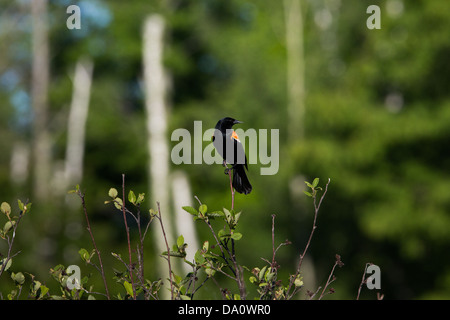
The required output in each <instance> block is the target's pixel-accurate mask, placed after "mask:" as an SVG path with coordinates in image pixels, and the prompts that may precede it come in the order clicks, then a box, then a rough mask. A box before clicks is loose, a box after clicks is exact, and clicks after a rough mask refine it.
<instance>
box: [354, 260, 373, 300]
mask: <svg viewBox="0 0 450 320" xmlns="http://www.w3.org/2000/svg"><path fill="white" fill-rule="evenodd" d="M370 265H372V263H370V262H368V263H366V266H365V267H364V273H363V275H362V279H361V283H360V284H359V288H358V295H357V296H356V300H359V295H360V294H361V289H362V286H363V285H364V284H365V283H366V271H367V267H368V266H370Z"/></svg>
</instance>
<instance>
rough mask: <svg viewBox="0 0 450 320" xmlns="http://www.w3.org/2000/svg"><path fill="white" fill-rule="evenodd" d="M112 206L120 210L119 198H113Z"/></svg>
mask: <svg viewBox="0 0 450 320" xmlns="http://www.w3.org/2000/svg"><path fill="white" fill-rule="evenodd" d="M114 206H115V207H116V208H117V209H119V210H122V206H123V202H122V199H121V198H115V199H114Z"/></svg>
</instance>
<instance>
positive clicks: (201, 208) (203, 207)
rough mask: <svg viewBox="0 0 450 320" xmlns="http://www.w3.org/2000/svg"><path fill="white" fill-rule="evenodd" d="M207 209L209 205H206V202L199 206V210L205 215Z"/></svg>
mask: <svg viewBox="0 0 450 320" xmlns="http://www.w3.org/2000/svg"><path fill="white" fill-rule="evenodd" d="M207 210H208V207H207V206H206V204H202V205H201V206H200V207H199V208H198V211H199V212H200V213H201V214H202V215H205V214H206V211H207Z"/></svg>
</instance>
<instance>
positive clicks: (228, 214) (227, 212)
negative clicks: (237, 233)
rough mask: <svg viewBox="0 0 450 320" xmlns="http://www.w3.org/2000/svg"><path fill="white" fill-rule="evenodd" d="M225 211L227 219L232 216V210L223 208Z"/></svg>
mask: <svg viewBox="0 0 450 320" xmlns="http://www.w3.org/2000/svg"><path fill="white" fill-rule="evenodd" d="M223 212H224V214H225V218H227V220H228V219H229V218H230V217H231V212H230V211H228V209H226V208H223Z"/></svg>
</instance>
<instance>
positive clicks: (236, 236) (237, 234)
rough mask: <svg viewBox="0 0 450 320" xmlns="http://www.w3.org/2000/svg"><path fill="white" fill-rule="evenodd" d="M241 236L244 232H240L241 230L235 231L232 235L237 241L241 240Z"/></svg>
mask: <svg viewBox="0 0 450 320" xmlns="http://www.w3.org/2000/svg"><path fill="white" fill-rule="evenodd" d="M241 238H242V233H239V232H235V233H233V234H232V235H231V239H233V240H236V241H237V240H240V239H241Z"/></svg>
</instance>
